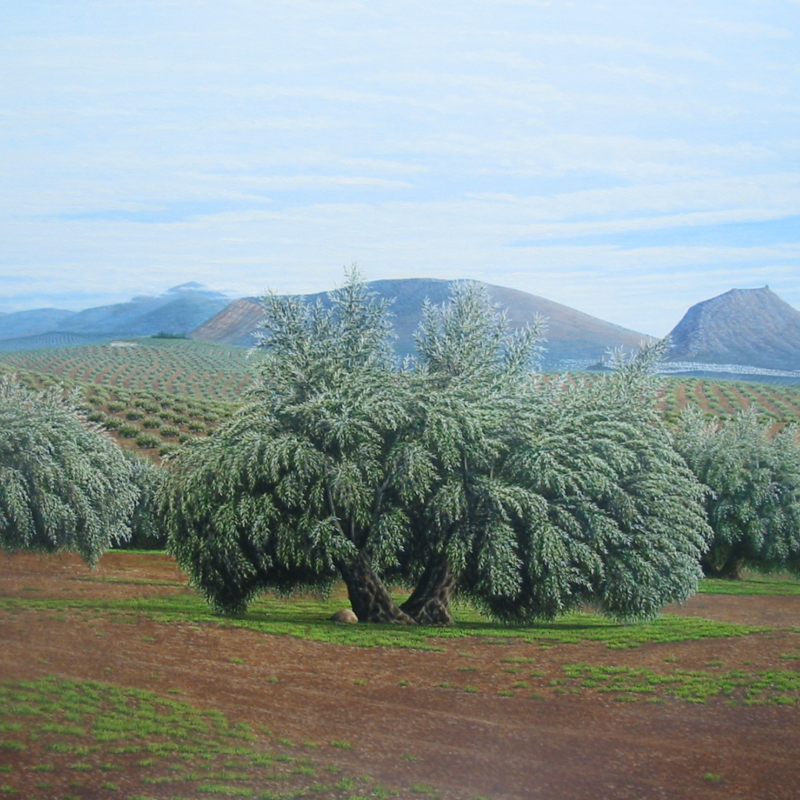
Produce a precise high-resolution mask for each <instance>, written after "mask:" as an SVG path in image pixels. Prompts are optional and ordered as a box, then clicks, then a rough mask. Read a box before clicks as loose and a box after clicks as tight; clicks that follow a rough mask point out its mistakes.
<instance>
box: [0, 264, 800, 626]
mask: <svg viewBox="0 0 800 800" xmlns="http://www.w3.org/2000/svg"><path fill="white" fill-rule="evenodd" d="M264 305H265V314H266V316H265V322H264V326H263V329H262V331H261V340H260V349H261V352H262V354H263V358H262V359H261V360H260V365H259V373H260V377H259V380H258V382H257V385H256V386H255V387H254V389H253V390H252V392H251V394H250V396H249V399H248V402H247V403H246V404H245V405H244V406H243V408H242V409H241V410H240V411H239V412H238V413H237V414H236V415H235V416H234V417H232V418H231V419H229V420H227V421H225V422H223V423H222V424H220V425H219V426H218V427H217V429H216V430H215V431H214V432H213V434H212V435H211V436H209V437H207V438H204V439H202V440H198V441H196V442H192V443H189V444H187V445H185V446H184V447H182V448H181V449H180V451H179V452H178V454H177V455H176V456H175V458H174V459H172V461H171V462H170V465H169V467H168V468H167V469H166V470H156V468H155V467H152V466H149V465H143V464H141V463H137V462H133V461H131V460H130V459H127V458H125V457H124V456H123V455H122V453H121V451H120V450H119V449H118V448H117V447H116V446H115V445H114V443H113V442H112V441H111V440H110V439H109V438H107V437H106V436H104V435H103V434H102V433H100V432H99V431H98V430H96V429H93V428H92V427H91V426H87V424H86V423H85V421H83V420H82V419H80V415H79V414H78V413H77V412H76V410H75V406H74V403H73V402H71V401H70V400H69V399H67V400H64V399H63V398H62V397H61V396H60V395H57V394H55V393H50V394H48V395H34V394H32V393H31V392H29V391H27V390H24V389H21V388H20V387H16V386H14V385H13V384H12V383H10V382H8V381H6V382H4V383H3V384H2V385H1V386H0V424H2V428H0V547H2V548H3V549H6V550H11V551H13V550H23V549H29V550H30V549H34V550H45V551H55V550H60V549H71V550H77V551H78V552H80V553H81V555H83V557H84V558H85V559H86V560H87V561H88V562H89V563H94V562H95V561H96V560H97V558H98V557H99V555H100V554H101V553H102V552H103V551H104V550H105V549H107V548H108V547H110V546H112V545H117V544H119V543H120V542H123V541H125V540H129V539H130V537H131V533H132V532H135V536H136V537H137V541H142V542H144V541H153V540H156V539H158V537H161V536H164V534H165V533H166V535H167V536H168V541H169V549H170V550H171V552H172V553H173V554H174V555H175V556H176V558H177V560H178V562H179V564H180V566H181V567H182V568H183V569H184V570H185V571H186V572H187V573H188V574H189V576H190V580H191V582H192V583H193V585H195V586H196V587H197V588H198V589H199V590H200V591H201V592H202V593H203V594H204V596H205V597H206V598H207V600H208V601H209V603H210V604H211V605H212V606H213V607H214V608H216V609H217V610H219V611H222V612H225V613H236V612H241V611H243V610H245V609H246V607H247V605H248V603H249V602H250V601H251V600H252V599H254V598H255V597H256V596H257V595H259V594H260V593H262V592H264V591H268V590H271V591H275V592H278V593H290V592H293V591H295V590H298V589H302V588H309V589H316V590H321V591H326V590H327V589H328V588H329V587H330V586H331V584H332V583H333V582H334V581H336V580H339V579H341V580H343V581H344V583H345V584H346V586H347V590H348V594H349V598H350V602H351V605H352V607H353V610H354V611H355V613H356V615H357V616H358V618H359V620H361V621H373V622H396V623H405V624H413V623H424V624H451V623H452V621H453V617H452V611H451V602H452V600H453V598H455V597H461V598H464V599H466V600H468V601H470V602H472V603H473V604H475V605H477V606H478V607H480V608H482V609H484V610H485V611H486V612H487V613H489V614H490V615H491V616H493V617H495V618H497V619H501V620H506V621H509V622H528V621H532V620H537V619H550V618H553V617H555V616H557V615H559V614H562V613H564V612H566V611H568V610H570V609H572V608H576V607H581V606H583V605H587V604H588V605H591V606H593V607H595V608H596V609H598V610H599V611H601V612H602V613H604V614H607V615H609V616H611V617H613V618H617V619H640V618H648V617H652V616H653V615H655V614H657V613H658V611H659V610H660V609H661V608H662V607H663V605H664V604H666V603H669V602H672V601H676V600H683V599H685V598H686V597H688V596H689V595H690V594H692V593H693V592H694V591H696V588H697V583H698V579H699V578H700V577H701V576H702V574H703V571H705V572H706V573H707V574H714V575H736V574H738V573H739V571H740V570H741V569H742V568H744V567H756V568H762V569H790V570H793V571H795V572H798V573H800V445H798V442H797V438H796V434H795V432H794V431H791V430H786V431H784V432H782V433H781V434H780V435H779V436H777V437H774V438H770V437H769V436H768V435H767V431H766V428H764V427H763V426H761V425H760V424H759V423H758V420H757V418H756V417H755V415H754V414H752V413H744V414H742V415H740V416H739V417H738V418H737V419H736V420H735V421H734V422H732V423H729V424H727V425H724V426H722V427H719V426H714V425H709V424H708V423H706V422H705V421H704V420H703V419H702V417H701V415H699V414H693V413H687V414H684V415H683V416H682V417H681V421H680V424H679V426H678V428H677V429H676V430H673V429H671V428H670V427H668V426H667V425H666V424H665V423H664V422H663V420H662V419H661V417H660V416H659V414H658V412H657V411H656V402H655V400H656V392H657V385H656V384H655V382H654V378H653V375H652V370H653V367H654V365H655V364H656V363H657V361H658V360H659V359H660V358H662V357H663V354H664V352H665V348H666V344H665V343H659V344H656V345H650V346H646V347H644V348H643V349H642V350H641V351H640V352H639V353H638V354H636V355H635V356H633V357H632V358H629V359H624V358H622V357H621V356H620V355H617V356H616V364H615V370H614V372H613V373H612V374H611V375H610V376H608V377H605V378H603V379H601V380H598V381H594V382H591V383H588V384H580V385H577V386H573V385H570V384H569V383H567V382H563V383H562V382H558V381H551V382H545V381H542V380H540V379H538V378H537V377H536V375H535V374H534V373H533V372H532V369H531V368H532V365H533V364H534V363H535V361H536V358H537V355H538V352H539V349H540V347H541V344H542V328H541V325H539V324H537V325H534V326H532V327H529V328H525V329H522V330H517V331H511V330H509V328H508V326H507V323H506V319H505V317H504V315H503V314H501V313H498V312H497V310H496V309H494V308H493V307H492V305H491V304H490V302H489V299H488V296H487V295H486V293H485V292H484V291H483V290H482V289H481V288H479V287H477V286H474V285H469V284H465V285H463V286H461V287H459V288H457V289H456V290H455V292H454V294H453V296H452V298H451V301H450V302H449V303H447V304H444V305H442V306H432V305H426V306H425V308H424V313H423V319H422V323H421V325H420V328H419V331H418V333H417V337H416V343H417V352H416V356H415V358H413V359H409V360H407V361H406V362H405V363H403V364H398V363H397V361H396V359H395V356H394V353H393V350H392V327H391V316H390V313H389V308H388V306H387V305H386V304H385V303H384V302H381V301H379V300H378V299H377V298H376V297H375V296H373V295H371V294H370V293H369V292H368V290H367V288H366V286H365V284H364V283H363V281H361V279H360V278H359V277H358V275H357V274H351V275H350V276H349V277H348V280H347V282H346V284H345V285H344V286H343V288H342V289H340V290H337V291H336V292H334V293H332V295H331V298H330V303H329V304H322V303H317V304H314V305H307V304H305V303H304V302H301V301H300V300H296V299H291V298H285V297H284V298H281V297H277V296H268V297H267V298H265V300H264ZM701 564H702V570H701ZM398 585H400V586H405V587H407V590H409V591H410V596H408V599H406V600H405V601H404V602H402V603H399V602H398V601H397V600H396V598H395V596H394V594H393V591H392V589H391V587H393V586H398Z"/></svg>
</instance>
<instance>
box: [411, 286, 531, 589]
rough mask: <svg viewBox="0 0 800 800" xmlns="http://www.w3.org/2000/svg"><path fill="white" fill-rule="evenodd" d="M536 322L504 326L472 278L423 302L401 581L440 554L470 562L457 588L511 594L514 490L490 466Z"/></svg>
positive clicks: (527, 367)
mask: <svg viewBox="0 0 800 800" xmlns="http://www.w3.org/2000/svg"><path fill="white" fill-rule="evenodd" d="M543 327H544V326H543V324H542V323H541V321H537V323H536V324H535V325H534V326H531V327H526V328H523V329H520V330H517V331H510V330H509V328H508V324H507V320H506V317H505V315H504V314H502V313H500V312H498V310H497V309H496V308H495V307H494V306H493V305H492V303H491V301H490V298H489V296H488V294H487V292H486V290H485V288H483V287H482V286H480V285H478V284H472V283H464V284H461V285H459V286H457V287H456V288H455V290H454V292H453V296H452V298H451V300H450V301H449V302H448V303H444V304H442V305H438V306H434V305H428V304H426V305H425V307H424V309H423V318H422V322H421V324H420V328H419V331H418V333H417V335H416V344H417V353H418V359H417V360H416V361H415V362H414V363H413V364H412V365H411V366H412V370H411V373H410V377H411V383H412V386H413V391H414V393H415V399H416V408H415V425H416V430H415V431H414V434H413V435H412V436H410V437H409V438H408V441H407V445H406V446H407V448H408V450H409V456H408V458H409V460H411V459H412V457H413V459H415V461H416V463H417V464H418V467H417V470H418V472H420V473H423V472H424V474H425V477H424V479H423V480H421V481H419V482H418V484H417V485H418V486H420V487H422V488H423V489H424V493H423V492H420V493H419V494H418V495H417V496H409V500H410V501H411V509H412V510H413V517H414V524H413V526H412V529H413V532H414V533H415V536H414V538H413V540H412V541H410V542H409V544H408V545H407V546H406V552H405V554H404V568H405V569H406V570H407V571H408V572H409V573H410V575H405V576H400V577H404V578H405V580H406V581H408V579H409V577H412V578H417V577H419V576H420V575H421V574H422V573H423V571H424V570H425V568H426V567H427V566H428V565H429V564H430V563H431V561H432V560H435V559H437V558H441V557H446V559H447V561H448V570H449V571H450V572H452V573H453V574H455V575H456V576H460V575H461V574H462V573H464V571H465V570H466V569H467V564H468V562H469V563H471V564H472V566H473V570H472V574H471V575H470V578H469V590H467V589H466V587H465V582H464V581H463V580H462V581H461V583H460V584H459V585H460V586H461V587H462V590H463V591H466V592H467V593H470V592H478V593H479V592H480V591H481V590H484V589H485V590H488V591H490V592H491V593H492V594H501V595H509V594H513V593H515V592H516V590H517V588H518V584H519V573H520V566H521V563H520V560H519V555H518V553H517V547H516V538H515V533H514V531H513V529H512V527H511V526H510V524H509V515H510V514H511V513H512V511H511V509H517V510H520V505H519V504H520V502H522V500H521V495H524V489H522V487H520V486H519V485H517V484H513V483H510V482H509V481H508V480H507V479H506V476H505V475H504V474H503V473H502V471H501V470H499V469H498V467H501V466H502V464H503V461H504V458H505V457H506V454H507V452H508V449H509V446H510V444H511V442H512V441H513V439H514V437H515V435H518V434H519V432H520V430H521V428H520V425H523V424H524V419H525V414H524V411H523V410H524V402H525V398H527V397H528V395H529V394H530V392H529V389H530V387H531V370H532V369H533V367H534V366H535V363H536V359H537V357H538V354H539V349H540V343H541V341H542V335H543Z"/></svg>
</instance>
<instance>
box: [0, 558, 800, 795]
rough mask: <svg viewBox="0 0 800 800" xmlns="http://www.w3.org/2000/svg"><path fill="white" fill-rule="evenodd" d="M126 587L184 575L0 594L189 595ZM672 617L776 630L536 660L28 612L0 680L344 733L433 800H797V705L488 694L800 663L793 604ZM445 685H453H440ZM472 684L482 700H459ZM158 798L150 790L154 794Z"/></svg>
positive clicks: (363, 763)
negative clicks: (609, 677) (529, 679)
mask: <svg viewBox="0 0 800 800" xmlns="http://www.w3.org/2000/svg"><path fill="white" fill-rule="evenodd" d="M89 577H91V578H106V579H108V578H111V579H115V578H120V579H124V581H127V582H119V583H115V582H108V581H104V582H100V581H96V580H87V578H89ZM136 580H148V581H159V580H163V581H165V582H169V581H176V580H182V578H181V576H180V574H179V573H178V571H177V569H176V568H175V566H174V564H173V563H172V562H171V561H170V560H169V559H167V558H166V557H162V556H142V555H134V554H124V553H115V554H109V555H107V556H105V557H104V558H103V560H102V562H101V565H100V567H98V569H97V570H95V571H94V572H93V573H90V572H89V570H88V569H87V568H86V567H85V566H83V564H82V563H81V562H80V561H79V560H78V559H76V558H73V557H59V558H53V559H49V558H46V559H40V558H38V557H33V556H14V557H13V558H12V559H10V560H9V559H6V558H5V557H2V559H1V560H0V597H17V598H20V597H28V598H30V597H36V598H44V597H58V598H64V597H75V598H91V597H103V598H109V597H135V596H141V595H142V594H146V595H147V596H151V597H152V596H154V595H157V594H159V593H163V594H171V593H175V592H182V591H185V589H183V588H180V587H175V586H158V585H141V584H136V583H133V582H131V581H136ZM675 610H676V611H677V612H678V613H682V614H696V615H697V616H701V617H705V618H707V619H716V620H724V621H731V622H745V623H750V624H757V625H769V626H772V627H773V628H774V629H773V630H772V631H770V632H768V633H758V634H752V635H749V636H746V637H737V638H731V639H708V640H703V641H697V642H682V643H661V644H645V645H642V646H640V647H638V648H636V649H633V650H624V651H619V650H611V649H608V648H607V647H606V646H605V645H604V644H602V643H594V642H592V643H583V644H565V645H558V646H555V647H552V648H549V649H544V648H542V647H540V646H538V645H533V644H525V643H518V642H509V643H507V644H496V643H491V642H488V641H486V640H480V639H478V638H471V639H461V640H457V641H454V640H442V646H443V647H444V652H428V651H417V650H400V649H392V648H382V647H376V648H370V649H365V648H353V647H344V646H339V645H329V644H319V643H314V642H307V641H304V640H299V639H293V638H290V637H283V636H270V635H264V634H259V633H255V632H253V631H249V630H244V629H235V628H224V627H219V626H216V625H213V624H201V625H189V624H180V623H173V624H159V623H155V622H152V621H150V620H147V619H144V618H140V619H137V620H136V621H134V622H132V623H131V622H128V623H122V622H119V621H114V620H112V619H109V618H108V616H107V615H102V614H101V615H96V616H94V617H91V615H83V616H81V615H77V614H68V615H66V617H65V618H63V619H59V620H56V619H53V618H52V617H53V614H52V613H51V612H46V613H45V612H41V613H40V612H35V611H23V612H21V613H19V614H16V615H14V616H12V617H9V615H3V618H2V619H0V678H2V679H22V678H26V679H27V678H32V677H39V676H44V675H56V676H58V677H61V678H69V679H76V680H82V679H83V680H85V679H92V680H98V681H107V682H113V683H115V684H117V685H120V686H125V687H139V688H146V689H152V690H155V691H158V692H167V691H169V690H176V689H180V690H181V691H182V692H183V699H185V700H187V701H188V702H190V703H192V704H194V705H197V706H201V707H211V708H217V709H220V710H221V711H223V712H225V713H226V714H227V715H228V716H229V718H231V719H232V720H234V721H242V722H249V723H251V724H254V725H258V726H263V725H268V726H270V727H271V728H272V729H273V730H274V731H275V733H276V734H277V735H280V736H286V737H289V738H292V739H295V740H297V741H303V740H313V741H329V740H331V739H341V740H347V741H349V742H351V743H352V745H353V748H352V750H350V751H342V752H341V753H340V754H336V755H335V758H336V759H337V761H338V763H339V764H340V765H341V766H343V767H346V768H348V769H350V770H352V771H355V773H356V774H363V773H366V774H369V775H371V776H373V777H374V778H377V779H381V780H383V781H385V782H386V783H388V784H390V785H400V786H409V785H411V784H412V783H414V782H425V783H429V784H431V785H433V786H434V787H436V789H437V790H439V792H440V797H442V798H460V799H464V798H473V797H475V796H478V795H483V796H486V797H490V798H493V799H496V800H506V799H508V800H511V798H515V799H516V798H543V799H544V800H582V799H583V798H587V800H588V798H592V800H595V799H596V798H631V800H633V799H635V800H649V798H670V800H673V799H674V800H682V798H692V800H697V799H698V798H726V800H727V799H728V798H747V799H748V800H761V799H762V798H763V799H764V800H767V799H769V800H772V799H773V798H774V800H778V799H779V798H780V799H783V798H785V800H796V798H799V797H800V759H798V745H799V744H800V708H799V707H797V706H788V707H784V706H770V705H765V706H743V705H736V706H733V705H727V704H726V703H725V702H724V700H718V699H716V698H712V699H710V700H709V701H708V702H707V703H706V704H702V705H700V704H690V703H687V702H685V701H681V700H677V699H674V700H673V699H668V700H667V702H666V703H664V704H660V705H658V704H648V703H644V702H637V703H618V702H614V701H612V700H611V699H610V698H608V697H607V696H603V695H601V694H596V693H595V694H583V695H580V696H576V695H571V694H563V695H561V694H557V693H555V692H550V693H547V694H546V696H545V697H544V698H543V699H534V698H532V697H530V696H524V695H518V696H516V697H501V696H498V694H497V692H498V690H499V689H500V688H502V687H504V686H507V685H508V680H509V675H508V674H506V673H505V672H504V671H503V666H504V665H505V666H507V663H508V662H503V663H501V659H508V658H514V657H516V658H532V659H535V664H534V666H535V668H536V669H539V670H543V671H545V672H546V673H547V675H552V677H554V678H556V677H559V676H560V675H562V674H563V673H562V672H561V669H560V667H561V665H562V664H568V663H576V662H586V663H591V664H608V665H619V666H647V667H651V668H653V669H662V668H663V667H664V666H665V659H667V658H668V659H670V661H673V660H674V659H677V663H678V664H679V665H680V667H681V668H684V669H692V668H698V669H707V668H708V666H707V665H708V664H709V663H714V662H721V663H724V664H725V666H726V669H737V668H741V669H745V670H748V671H750V672H752V671H756V670H759V669H770V668H775V669H797V667H798V665H799V663H800V662H798V661H797V660H793V661H792V660H786V659H783V660H782V659H781V658H780V656H781V654H783V653H786V652H787V651H790V650H793V649H796V648H797V647H798V645H799V644H800V634H798V633H797V629H798V628H799V627H800V596H786V597H777V596H723V595H698V596H697V597H695V598H693V599H692V600H691V601H690V602H689V603H687V604H685V605H684V606H682V607H681V608H679V609H675ZM149 639H152V640H153V641H152V642H151V641H149ZM232 658H235V659H241V660H242V661H243V662H244V663H232V661H231V659H232ZM465 664H468V665H469V668H470V671H468V672H466V671H464V669H463V668H464V665H465ZM473 668H474V669H473ZM275 677H277V678H278V679H279V680H278V681H277V682H270V680H269V679H270V678H273V679H274V678H275ZM403 681H405V682H407V684H408V685H405V686H402V685H400V683H401V682H403ZM443 682H447V683H449V684H450V687H451V688H442V687H440V686H439V684H440V683H443ZM467 685H469V686H470V687H474V689H475V690H477V692H476V693H474V694H469V693H466V692H464V691H463V689H464V688H465V687H466V686H467ZM459 689H461V691H459ZM708 773H713V774H716V775H720V776H722V779H721V780H720V781H719V782H718V783H710V782H709V781H708V780H704V777H703V776H704V775H706V774H708ZM154 792H157V789H156V787H153V788H152V789H151V790H150V791H148V794H149V795H153V794H154ZM164 792H165V793H164V794H163V797H164V798H168V797H169V793H168V792H167V790H166V789H165V790H164ZM157 796H158V797H162V795H157Z"/></svg>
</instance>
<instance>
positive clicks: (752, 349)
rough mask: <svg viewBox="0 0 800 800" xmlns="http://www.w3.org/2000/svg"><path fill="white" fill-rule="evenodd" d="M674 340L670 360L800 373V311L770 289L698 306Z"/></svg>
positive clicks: (743, 292)
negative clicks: (738, 365) (798, 371)
mask: <svg viewBox="0 0 800 800" xmlns="http://www.w3.org/2000/svg"><path fill="white" fill-rule="evenodd" d="M671 336H672V340H673V342H674V347H673V349H672V351H671V352H670V356H669V359H670V360H671V361H696V362H700V363H704V364H742V365H748V366H752V367H761V368H763V369H777V370H797V369H800V311H797V310H796V309H794V308H792V306H790V305H789V304H788V303H786V302H784V301H783V300H781V298H780V297H778V295H776V294H775V293H774V292H772V291H771V290H770V289H769V288H767V287H764V288H763V289H732V290H731V291H729V292H726V293H725V294H721V295H719V296H718V297H713V298H711V299H710V300H705V301H704V302H702V303H697V305H694V306H692V307H691V308H690V309H689V310H688V311H687V312H686V315H685V316H684V317H683V319H682V320H681V321H680V322H679V323H678V325H676V326H675V329H674V330H673V331H672V333H671Z"/></svg>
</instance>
